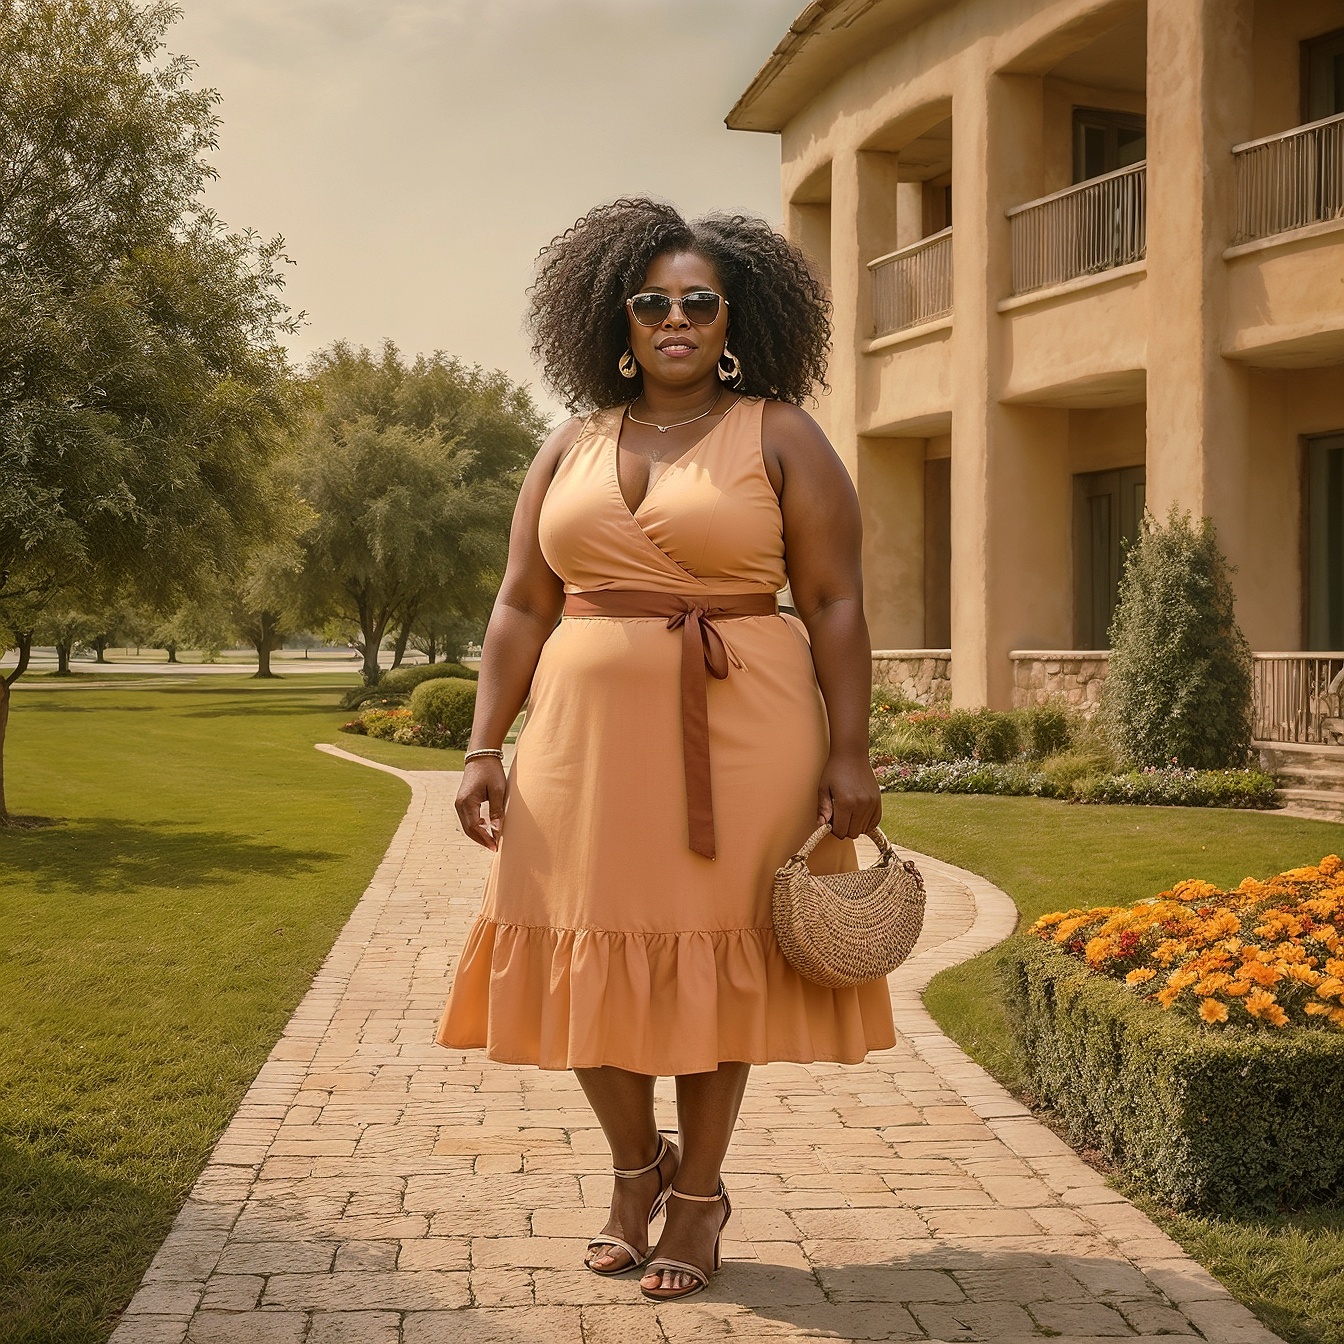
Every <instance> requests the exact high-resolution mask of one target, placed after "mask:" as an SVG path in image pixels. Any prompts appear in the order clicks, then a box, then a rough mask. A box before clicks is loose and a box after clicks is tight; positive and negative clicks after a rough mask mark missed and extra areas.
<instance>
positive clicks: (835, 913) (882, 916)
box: [772, 825, 924, 988]
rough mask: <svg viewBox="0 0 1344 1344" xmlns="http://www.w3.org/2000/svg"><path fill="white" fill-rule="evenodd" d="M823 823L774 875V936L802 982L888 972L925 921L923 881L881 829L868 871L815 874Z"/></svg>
mask: <svg viewBox="0 0 1344 1344" xmlns="http://www.w3.org/2000/svg"><path fill="white" fill-rule="evenodd" d="M830 833H831V828H830V827H829V826H826V825H823V826H819V827H818V828H817V829H816V830H815V831H813V833H812V835H811V837H810V838H809V839H808V841H807V843H806V844H805V845H804V846H803V847H802V849H800V850H799V851H798V852H797V853H796V854H795V855H794V856H793V857H792V858H791V859H790V860H789V861H788V862H787V863H786V864H785V865H784V866H783V867H782V868H780V869H779V870H778V871H777V872H776V873H775V892H774V898H773V901H772V912H773V915H774V922H775V937H776V938H778V939H779V945H780V947H781V948H782V949H783V952H784V956H785V957H786V958H787V960H788V962H789V964H790V965H791V966H792V967H793V969H794V970H795V971H797V972H798V974H799V975H801V976H802V977H803V979H805V980H811V981H812V982H813V983H814V984H818V985H828V986H831V987H832V988H841V987H844V986H848V985H859V984H862V983H863V982H864V981H866V980H880V979H881V978H882V977H883V976H885V975H889V974H890V973H891V972H892V971H894V970H895V969H896V967H897V966H899V965H900V964H901V962H903V961H904V960H905V959H906V957H908V956H909V955H910V949H911V948H912V947H914V945H915V939H917V938H918V937H919V931H920V929H921V928H922V927H923V925H924V878H923V876H922V875H921V874H920V871H919V869H918V868H916V867H915V865H914V864H913V863H911V862H910V860H909V859H902V858H901V857H900V856H899V855H898V854H897V853H896V851H895V850H894V849H892V847H891V842H890V841H889V840H888V839H887V837H886V836H885V835H883V834H882V831H881V829H880V828H879V827H877V826H874V827H873V829H872V830H871V831H869V832H868V834H869V836H870V837H871V838H872V840H873V842H874V844H876V845H877V848H878V850H879V851H880V857H879V858H878V860H877V862H876V863H875V864H873V866H872V867H871V868H861V869H859V871H858V872H856V873H829V874H826V875H824V876H819V875H817V874H816V873H813V872H812V871H811V870H810V869H809V868H808V866H807V858H808V855H809V854H811V853H812V851H813V850H814V849H816V847H817V846H818V845H819V844H820V843H821V840H822V837H823V836H826V835H829V834H830Z"/></svg>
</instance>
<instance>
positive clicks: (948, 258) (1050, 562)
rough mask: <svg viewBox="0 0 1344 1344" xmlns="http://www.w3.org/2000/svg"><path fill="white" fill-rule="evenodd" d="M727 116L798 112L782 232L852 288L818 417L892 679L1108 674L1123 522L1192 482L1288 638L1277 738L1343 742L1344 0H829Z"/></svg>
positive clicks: (1240, 582)
mask: <svg viewBox="0 0 1344 1344" xmlns="http://www.w3.org/2000/svg"><path fill="white" fill-rule="evenodd" d="M728 125H729V126H730V127H733V128H735V129H738V130H743V131H760V132H769V133H774V134H777V135H779V137H780V142H781V150H782V191H783V203H784V218H785V220H786V228H787V230H788V232H789V234H790V236H791V237H793V238H794V239H795V241H797V242H799V243H800V244H801V245H802V246H803V247H804V248H805V249H807V251H808V252H809V253H810V254H811V255H812V257H813V258H814V260H815V261H816V263H817V265H818V267H819V268H820V270H821V271H822V272H823V273H824V274H825V275H826V277H827V279H828V281H829V284H830V286H831V290H832V296H833V300H834V305H835V314H834V316H835V347H834V351H833V355H832V360H831V367H830V375H829V377H830V383H831V389H832V390H831V392H830V393H829V395H827V396H825V397H823V398H822V399H821V405H820V409H819V411H818V417H819V419H820V420H821V421H822V423H823V424H824V426H825V427H826V429H827V431H828V433H829V434H830V436H831V439H832V442H833V443H834V444H835V445H836V448H837V449H838V450H839V452H840V453H841V454H842V456H843V457H844V458H845V461H846V462H847V464H848V466H849V469H850V471H851V472H852V473H853V476H854V479H855V481H856V483H857V486H858V490H859V495H860V498H861V500H862V503H863V510H864V526H865V536H866V541H865V545H866V557H865V560H866V566H865V574H866V583H867V586H868V598H867V601H868V619H869V622H870V625H871V629H872V633H873V640H874V644H875V645H876V647H877V648H879V649H881V650H886V651H893V652H892V654H891V655H890V657H891V658H898V656H899V657H905V658H906V660H907V662H908V666H906V667H904V668H901V667H900V665H899V662H897V663H894V664H892V666H894V667H895V668H896V673H897V675H898V676H899V674H900V673H902V672H904V673H908V674H910V675H912V676H913V675H914V669H916V668H917V667H918V665H919V663H920V661H921V659H922V660H923V663H924V666H923V681H924V682H927V681H929V679H930V678H931V677H932V678H933V679H935V680H936V679H937V678H938V677H940V676H944V675H945V672H946V664H947V661H948V660H949V659H950V665H951V685H952V700H953V703H956V704H963V705H977V704H988V705H991V706H995V707H1006V706H1008V705H1010V704H1013V703H1022V702H1023V701H1024V700H1026V699H1028V698H1030V697H1031V695H1033V694H1038V693H1043V692H1045V691H1048V690H1064V691H1072V692H1074V694H1075V698H1079V697H1082V698H1086V697H1087V696H1088V695H1090V694H1094V693H1095V689H1096V676H1097V672H1098V669H1099V668H1101V669H1104V649H1105V645H1106V631H1107V627H1108V626H1109V623H1110V617H1111V613H1112V610H1113V607H1114V602H1115V592H1116V584H1117V580H1118V577H1119V568H1120V558H1121V554H1122V546H1123V544H1124V542H1125V540H1126V539H1127V538H1130V537H1132V536H1133V535H1134V534H1135V531H1136V528H1137V525H1138V520H1139V518H1140V517H1141V516H1142V512H1143V509H1144V507H1145V506H1146V507H1147V508H1149V509H1151V510H1152V511H1153V512H1154V513H1156V514H1158V515H1159V516H1161V515H1163V514H1165V512H1166V510H1167V507H1168V505H1169V504H1170V503H1172V502H1175V503H1176V504H1178V505H1179V506H1181V507H1182V508H1186V509H1190V510H1192V511H1193V512H1194V513H1195V514H1196V515H1200V514H1208V515H1211V516H1212V517H1213V519H1214V520H1215V521H1216V523H1217V526H1218V530H1219V535H1220V539H1221V542H1222V545H1223V548H1224V550H1225V551H1226V553H1227V554H1228V556H1229V558H1230V559H1231V561H1232V562H1233V564H1235V565H1236V566H1237V573H1236V575H1235V583H1236V590H1237V606H1238V616H1239V619H1240V621H1241V624H1242V628H1243V629H1244V630H1245V632H1246V634H1247V637H1248V638H1249V639H1250V641H1251V644H1252V646H1253V648H1255V649H1256V650H1258V651H1261V652H1263V653H1265V654H1269V653H1277V654H1282V655H1285V657H1283V658H1280V659H1278V660H1274V659H1265V658H1261V659H1258V676H1259V677H1260V680H1261V687H1260V693H1261V701H1262V704H1261V717H1262V720H1263V722H1262V727H1261V736H1262V737H1264V736H1267V735H1268V736H1272V737H1280V738H1282V737H1287V738H1288V739H1289V740H1292V738H1293V735H1294V734H1295V733H1296V734H1297V736H1298V739H1299V740H1301V738H1302V733H1303V732H1306V733H1307V734H1308V736H1310V735H1311V734H1313V733H1314V734H1315V740H1322V737H1321V734H1322V732H1323V731H1324V730H1323V729H1322V728H1321V724H1322V723H1323V722H1324V721H1325V720H1327V719H1329V718H1330V717H1331V715H1330V713H1329V712H1328V710H1329V705H1328V704H1327V702H1326V699H1323V698H1322V697H1328V696H1329V695H1331V694H1337V693H1338V691H1339V689H1340V687H1339V686H1338V685H1336V686H1334V687H1333V690H1331V689H1330V683H1331V681H1332V680H1336V681H1337V680H1339V679H1338V678H1335V672H1336V671H1338V670H1339V669H1341V668H1344V661H1341V660H1342V659H1344V654H1341V653H1339V652H1335V654H1334V658H1333V659H1331V658H1317V657H1308V656H1307V655H1308V652H1309V651H1315V652H1319V653H1322V654H1325V653H1329V652H1330V651H1339V650H1344V0H1147V3H1145V2H1144V0H816V2H815V3H813V4H810V5H809V6H808V7H807V8H806V9H805V10H804V11H803V13H802V14H801V15H800V16H799V18H798V19H797V20H796V21H795V22H794V24H793V25H792V27H791V28H790V30H789V32H788V33H787V34H786V35H785V37H784V39H783V40H782V41H781V42H780V43H779V45H778V47H777V48H776V50H775V52H774V54H773V55H772V56H771V57H770V59H769V61H768V62H767V63H766V65H765V66H764V67H763V68H762V70H761V72H760V73H759V74H758V75H757V77H756V78H755V80H754V81H753V82H752V84H751V86H750V87H749V88H748V89H747V90H746V92H745V93H743V95H742V97H741V98H740V100H739V101H738V103H737V105H736V106H735V107H734V108H733V110H732V112H731V113H730V114H729V116H728ZM1074 651H1082V652H1081V653H1076V652H1074ZM1084 654H1091V657H1085V656H1083V655H1084ZM1288 655H1291V656H1288ZM1304 678H1305V680H1304ZM1295 687H1296V688H1297V689H1294V688H1295ZM1303 688H1305V689H1303ZM1276 697H1277V699H1276ZM1285 697H1286V699H1285ZM1280 702H1282V703H1280ZM1290 702H1291V703H1290ZM1276 705H1277V708H1276V707H1275V706H1276ZM1335 710H1336V714H1337V712H1338V706H1336V707H1335ZM1302 714H1306V716H1307V718H1308V719H1310V720H1311V724H1309V725H1308V726H1307V727H1306V728H1305V729H1302V728H1301V727H1300V726H1299V727H1298V728H1293V727H1292V726H1291V725H1287V726H1281V727H1279V728H1275V727H1273V726H1272V725H1270V724H1269V719H1271V718H1273V717H1274V716H1275V715H1277V716H1278V717H1279V719H1283V720H1284V723H1285V724H1287V719H1285V716H1287V718H1292V717H1293V716H1294V715H1296V716H1298V718H1300V717H1301V716H1302ZM1312 725H1314V726H1312ZM1324 740H1329V738H1328V736H1327V737H1326V738H1325V739H1324Z"/></svg>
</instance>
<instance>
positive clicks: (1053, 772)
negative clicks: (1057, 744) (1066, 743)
mask: <svg viewBox="0 0 1344 1344" xmlns="http://www.w3.org/2000/svg"><path fill="white" fill-rule="evenodd" d="M1110 768H1111V762H1110V758H1109V756H1108V755H1107V754H1106V753H1105V752H1099V751H1097V750H1096V749H1095V748H1094V747H1090V746H1076V747H1071V748H1070V749H1069V750H1068V751H1061V752H1057V753H1055V755H1053V756H1047V757H1046V758H1045V759H1044V760H1043V761H1041V762H1040V764H1039V765H1038V766H1037V769H1038V770H1040V772H1041V774H1043V775H1044V776H1045V777H1046V778H1047V779H1049V780H1050V781H1051V783H1053V784H1054V785H1055V786H1056V787H1057V788H1058V789H1059V791H1060V793H1059V796H1060V797H1061V798H1068V797H1072V795H1073V793H1074V790H1075V789H1076V788H1077V786H1078V785H1079V784H1080V783H1081V782H1082V781H1084V780H1090V779H1093V778H1095V777H1096V776H1098V775H1104V774H1106V773H1108V772H1109V770H1110Z"/></svg>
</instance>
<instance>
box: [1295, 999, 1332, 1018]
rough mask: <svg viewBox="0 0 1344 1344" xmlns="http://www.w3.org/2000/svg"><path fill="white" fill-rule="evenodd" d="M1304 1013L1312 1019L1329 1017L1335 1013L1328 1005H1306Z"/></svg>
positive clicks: (1303, 1006) (1303, 1007)
mask: <svg viewBox="0 0 1344 1344" xmlns="http://www.w3.org/2000/svg"><path fill="white" fill-rule="evenodd" d="M1302 1011H1303V1012H1304V1013H1307V1014H1309V1015H1310V1016H1311V1017H1327V1016H1329V1014H1330V1013H1332V1012H1333V1011H1334V1009H1332V1008H1331V1007H1330V1005H1329V1004H1328V1003H1314V1002H1312V1003H1304V1004H1303V1005H1302Z"/></svg>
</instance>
